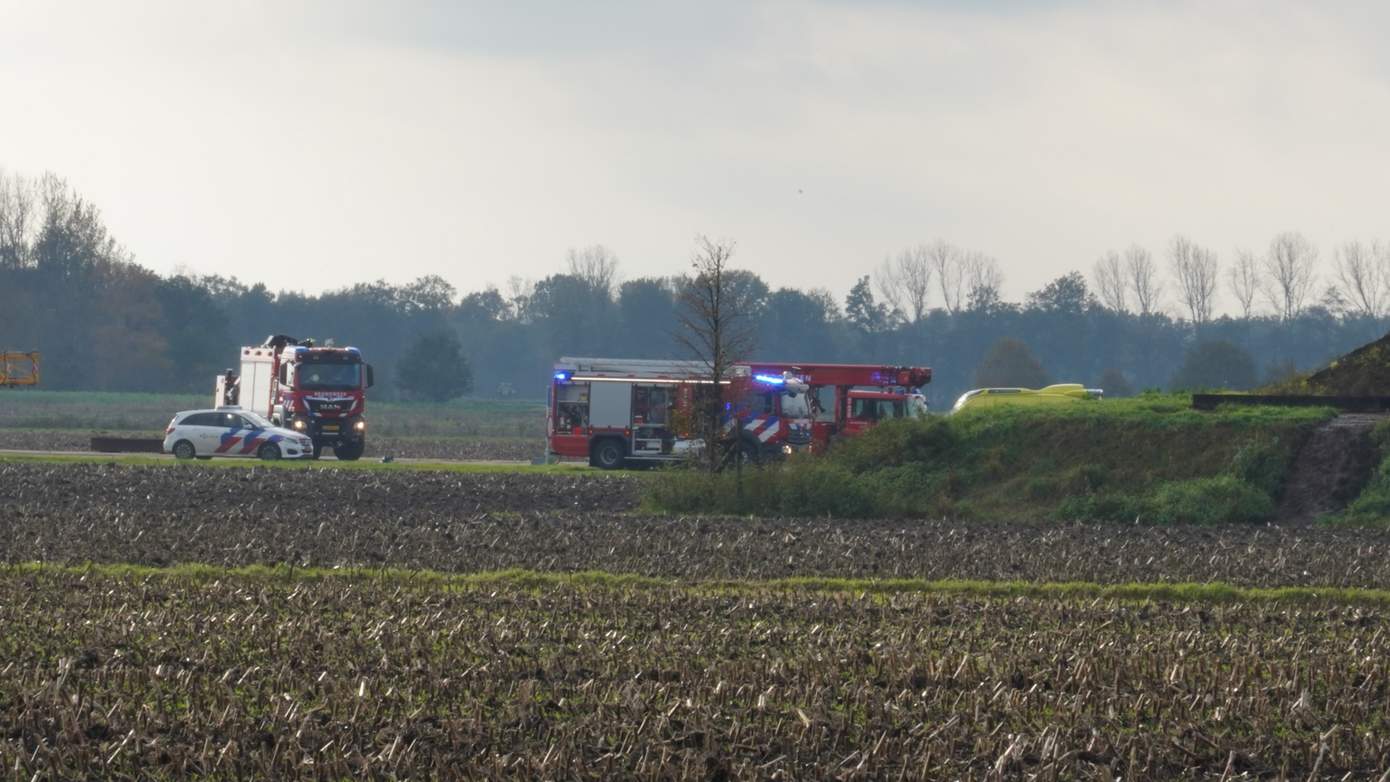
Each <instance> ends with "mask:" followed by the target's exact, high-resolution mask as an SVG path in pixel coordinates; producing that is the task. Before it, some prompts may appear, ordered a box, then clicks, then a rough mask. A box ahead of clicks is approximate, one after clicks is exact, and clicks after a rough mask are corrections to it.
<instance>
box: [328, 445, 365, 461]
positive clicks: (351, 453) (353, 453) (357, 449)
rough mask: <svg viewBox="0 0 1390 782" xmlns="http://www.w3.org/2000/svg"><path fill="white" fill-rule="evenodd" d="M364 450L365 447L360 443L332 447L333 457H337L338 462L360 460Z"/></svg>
mask: <svg viewBox="0 0 1390 782" xmlns="http://www.w3.org/2000/svg"><path fill="white" fill-rule="evenodd" d="M364 450H366V446H364V445H363V444H362V443H353V444H352V445H337V446H334V447H333V455H334V456H336V457H338V461H342V462H355V461H357V460H358V459H361V458H362V451H364Z"/></svg>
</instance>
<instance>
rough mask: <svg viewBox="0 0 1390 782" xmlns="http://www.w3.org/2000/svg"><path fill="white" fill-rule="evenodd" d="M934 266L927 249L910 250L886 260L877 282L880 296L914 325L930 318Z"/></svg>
mask: <svg viewBox="0 0 1390 782" xmlns="http://www.w3.org/2000/svg"><path fill="white" fill-rule="evenodd" d="M931 277H932V266H931V260H930V256H929V253H928V250H927V247H926V245H918V246H916V247H909V248H907V249H906V250H903V251H902V252H900V253H898V254H897V256H896V257H894V258H886V259H884V261H883V266H882V267H880V268H879V272H878V277H877V279H876V282H877V286H876V287H877V288H878V294H879V296H880V297H882V298H883V300H884V301H886V302H888V304H889V305H890V306H892V307H893V309H895V310H897V311H899V312H901V313H902V315H903V317H904V318H907V319H908V320H909V322H911V323H913V324H917V323H921V322H922V318H924V317H926V314H927V295H928V293H929V292H930V291H931Z"/></svg>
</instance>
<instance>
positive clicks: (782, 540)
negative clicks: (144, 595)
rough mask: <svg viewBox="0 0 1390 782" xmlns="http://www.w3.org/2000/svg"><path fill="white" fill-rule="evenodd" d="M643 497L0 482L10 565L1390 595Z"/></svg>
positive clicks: (1301, 534)
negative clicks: (589, 574)
mask: <svg viewBox="0 0 1390 782" xmlns="http://www.w3.org/2000/svg"><path fill="white" fill-rule="evenodd" d="M646 479H648V477H647V476H634V475H622V474H620V475H583V476H565V475H521V474H498V475H468V474H464V475H459V474H452V473H431V472H421V471H371V472H348V471H343V470H331V469H326V470H322V471H313V472H312V474H305V475H304V476H303V478H302V479H301V478H296V479H295V480H285V476H284V474H283V473H279V472H270V471H268V470H265V469H261V468H248V469H199V468H196V467H191V468H187V469H182V468H172V467H134V466H122V465H108V464H57V465H55V464H32V463H0V560H3V561H6V562H27V561H47V562H85V561H92V562H108V563H121V562H125V563H134V564H145V565H167V564H174V563H181V562H201V563H209V564H215V565H227V566H241V565H252V564H281V563H289V564H294V565H296V566H304V567H347V566H365V567H381V566H389V567H395V568H405V569H432V570H441V571H449V572H480V571H492V570H504V569H509V568H524V569H528V570H538V571H560V572H573V571H580V570H603V571H608V572H612V573H634V574H642V575H650V576H664V577H672V578H679V579H692V580H693V579H740V580H744V579H774V578H786V577H795V576H819V577H832V578H918V579H932V580H935V579H948V578H958V579H979V580H1025V581H1034V582H1044V581H1092V582H1098V583H1110V584H1114V583H1126V582H1133V581H1156V582H1169V583H1173V582H1205V581H1224V582H1228V583H1232V584H1237V585H1243V586H1264V587H1279V586H1342V587H1362V588H1378V589H1384V588H1390V556H1387V554H1388V553H1390V531H1386V530H1377V529H1352V528H1332V527H1287V528H1281V527H1265V526H1223V527H1153V526H1130V525H1080V524H1008V525H1003V524H998V525H995V524H960V523H948V522H917V521H900V520H899V521H881V520H879V521H875V520H864V521H854V520H826V519H743V518H733V519H730V518H723V519H718V518H688V517H680V518H671V517H652V516H648V515H643V514H637V513H633V512H632V511H633V510H634V509H635V507H636V498H637V495H638V493H639V490H640V484H641V482H642V481H643V480H646ZM656 479H659V476H656Z"/></svg>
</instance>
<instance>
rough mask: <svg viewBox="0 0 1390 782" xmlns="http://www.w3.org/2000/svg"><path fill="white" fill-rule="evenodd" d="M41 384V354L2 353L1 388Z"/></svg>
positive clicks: (0, 365) (0, 356) (33, 352)
mask: <svg viewBox="0 0 1390 782" xmlns="http://www.w3.org/2000/svg"><path fill="white" fill-rule="evenodd" d="M38 384H39V353H38V351H32V352H29V353H18V352H12V353H0V386H36V385H38Z"/></svg>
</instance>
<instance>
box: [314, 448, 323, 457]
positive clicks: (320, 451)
mask: <svg viewBox="0 0 1390 782" xmlns="http://www.w3.org/2000/svg"><path fill="white" fill-rule="evenodd" d="M320 456H323V446H322V445H315V446H314V457H313V458H315V459H317V458H319V457H320Z"/></svg>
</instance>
